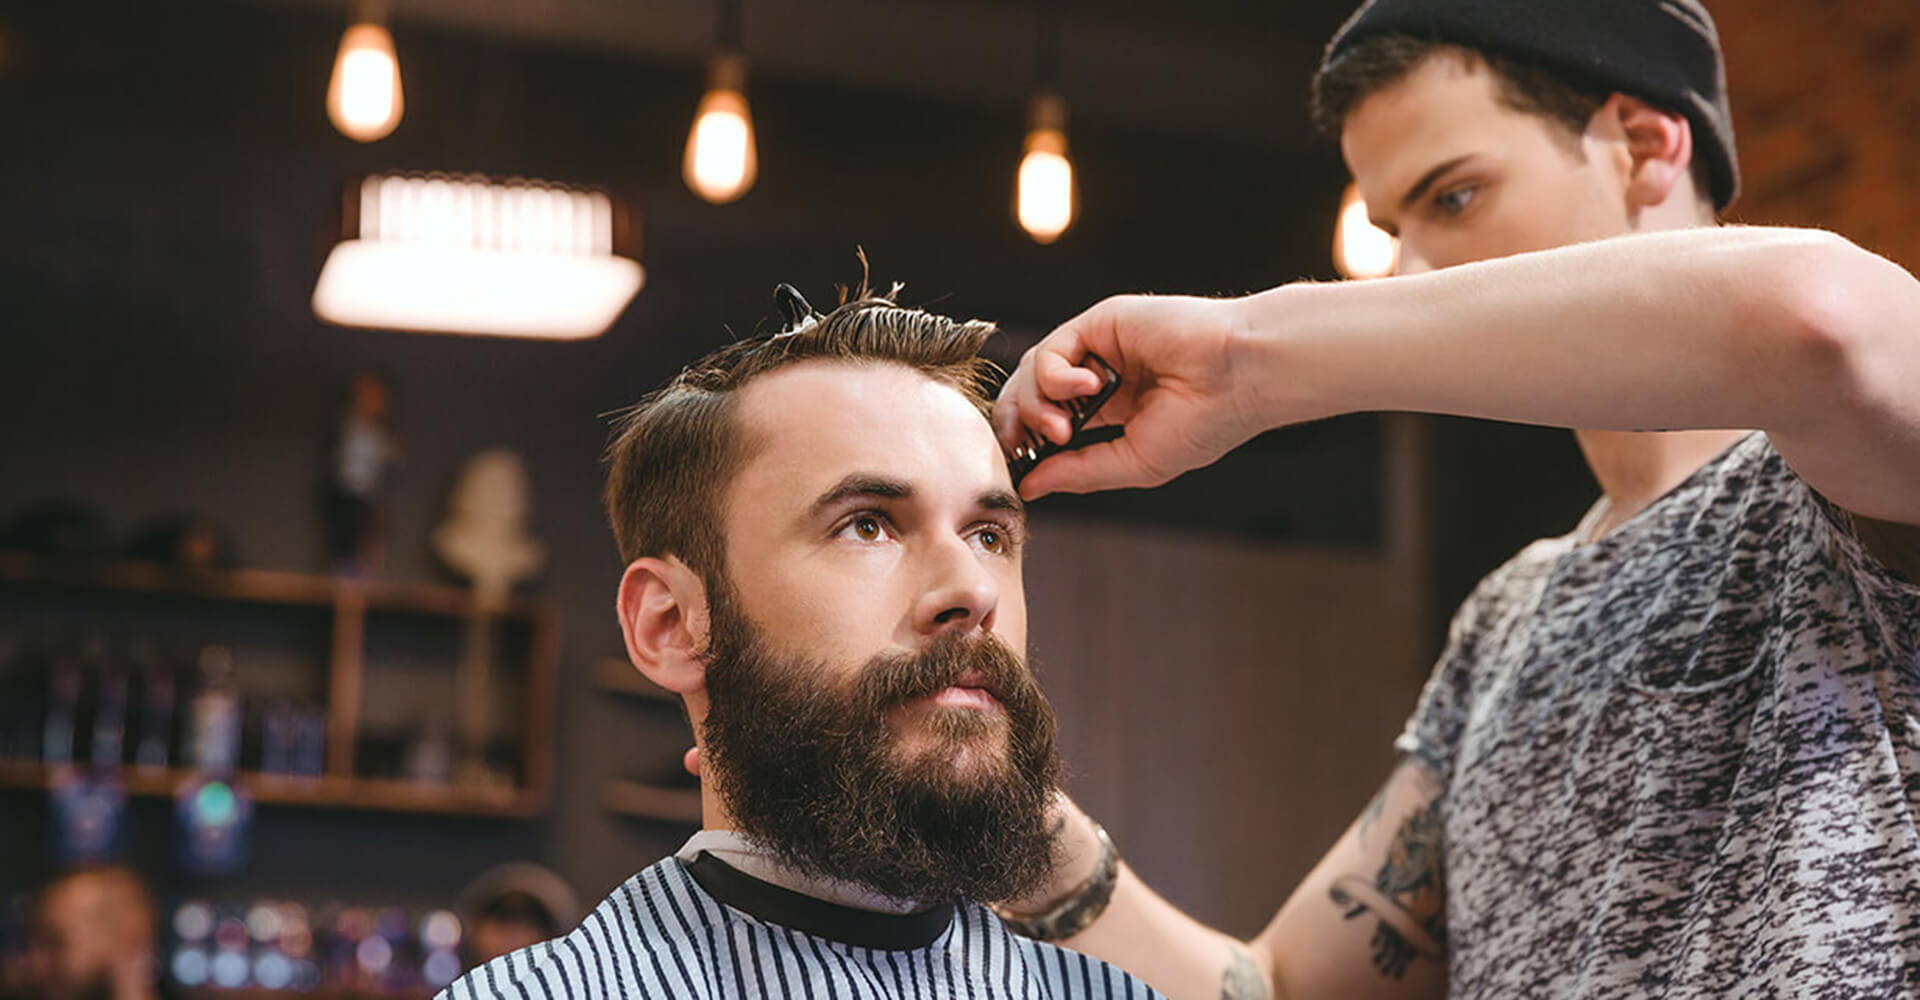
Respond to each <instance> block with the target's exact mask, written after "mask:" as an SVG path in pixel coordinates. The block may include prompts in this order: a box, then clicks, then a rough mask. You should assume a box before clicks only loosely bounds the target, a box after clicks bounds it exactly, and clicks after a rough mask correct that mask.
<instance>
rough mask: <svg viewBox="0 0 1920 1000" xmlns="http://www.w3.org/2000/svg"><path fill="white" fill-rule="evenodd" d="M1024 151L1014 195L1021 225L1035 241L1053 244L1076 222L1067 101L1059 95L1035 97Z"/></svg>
mask: <svg viewBox="0 0 1920 1000" xmlns="http://www.w3.org/2000/svg"><path fill="white" fill-rule="evenodd" d="M1025 150H1026V151H1025V154H1024V155H1023V156H1022V157H1021V158H1020V174H1019V177H1018V181H1017V185H1016V194H1015V196H1014V214H1015V216H1016V217H1017V218H1018V219H1019V220H1020V228H1022V229H1024V230H1026V231H1027V235H1028V236H1031V237H1033V240H1034V242H1036V243H1052V242H1053V241H1054V240H1057V239H1059V238H1060V234H1061V233H1064V232H1066V231H1067V227H1068V226H1071V225H1073V216H1074V201H1075V196H1076V192H1075V191H1074V186H1073V161H1072V160H1070V159H1068V158H1067V102H1066V100H1065V99H1064V98H1062V97H1060V96H1059V95H1058V94H1039V95H1037V96H1035V97H1034V99H1033V106H1032V112H1031V122H1030V126H1029V128H1028V130H1027V141H1026V147H1025Z"/></svg>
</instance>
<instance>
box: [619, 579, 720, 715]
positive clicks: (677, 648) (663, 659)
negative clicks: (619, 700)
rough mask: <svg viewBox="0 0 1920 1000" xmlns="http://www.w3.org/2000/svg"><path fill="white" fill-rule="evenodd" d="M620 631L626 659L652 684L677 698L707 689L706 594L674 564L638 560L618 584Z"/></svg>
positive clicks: (705, 591)
mask: <svg viewBox="0 0 1920 1000" xmlns="http://www.w3.org/2000/svg"><path fill="white" fill-rule="evenodd" d="M619 614H620V631H621V632H622V633H624V634H625V635H626V638H627V657H628V658H629V659H631V660H632V661H633V665H634V666H636V667H638V668H640V672H641V673H643V674H645V675H646V676H647V679H648V680H651V681H653V682H654V683H655V684H658V685H660V686H661V687H663V688H666V689H667V690H669V691H672V692H674V693H676V694H681V695H687V694H693V693H696V692H699V691H703V690H705V689H706V683H707V667H706V663H705V662H704V661H703V660H702V659H701V657H700V655H699V654H700V653H702V652H704V651H705V649H706V647H707V638H708V634H709V621H708V616H707V588H706V585H705V584H704V583H703V582H702V581H701V579H700V575H699V574H698V573H695V572H694V571H693V570H691V569H689V568H688V567H687V565H686V564H685V563H683V562H681V561H680V560H678V559H675V558H671V557H669V558H666V559H655V558H652V557H648V558H645V559H636V560H634V561H633V564H632V565H630V566H628V567H627V572H626V574H625V575H624V576H622V577H621V578H620V598H619Z"/></svg>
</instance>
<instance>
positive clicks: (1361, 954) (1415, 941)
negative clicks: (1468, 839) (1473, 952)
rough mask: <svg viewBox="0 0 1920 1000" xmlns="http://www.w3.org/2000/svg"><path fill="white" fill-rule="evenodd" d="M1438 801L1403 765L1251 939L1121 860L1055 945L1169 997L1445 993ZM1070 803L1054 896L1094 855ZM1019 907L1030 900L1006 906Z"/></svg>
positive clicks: (1426, 781)
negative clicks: (1111, 880) (1115, 876)
mask: <svg viewBox="0 0 1920 1000" xmlns="http://www.w3.org/2000/svg"><path fill="white" fill-rule="evenodd" d="M1442 805H1443V797H1442V795H1441V792H1440V785H1439V782H1438V781H1437V780H1436V779H1434V778H1433V777H1432V776H1431V775H1429V774H1428V773H1427V771H1426V769H1425V768H1423V767H1422V766H1420V765H1419V764H1417V763H1413V762H1412V761H1407V762H1403V763H1402V764H1401V765H1400V766H1399V767H1398V768H1397V769H1396V770H1395V771H1394V773H1393V775H1392V776H1391V777H1390V778H1389V779H1388V780H1387V783H1386V784H1385V785H1384V786H1383V787H1382V788H1381V790H1380V793H1379V794H1378V795H1376V796H1375V797H1374V800H1373V803H1372V804H1371V805H1369V806H1368V807H1367V809H1366V811H1365V812H1364V813H1363V814H1362V815H1361V816H1360V817H1359V818H1358V819H1356V820H1355V821H1354V823H1353V825H1352V826H1350V827H1349V828H1348V829H1347V831H1346V833H1345V834H1343V835H1342V836H1341V837H1340V839H1339V841H1337V842H1336V843H1335V844H1334V846H1333V849H1332V850H1331V851H1329V852H1328V853H1327V855H1326V857H1325V858H1323V859H1321V861H1320V863H1319V864H1318V865H1317V866H1315V867H1314V869H1313V871H1312V872H1310V873H1308V875H1307V877H1306V879H1305V880H1304V881H1302V882H1301V883H1300V885H1299V887H1298V888H1296V889H1295V890H1294V892H1293V895H1292V896H1291V897H1290V898H1289V899H1288V900H1287V902H1286V904H1285V905H1284V906H1282V907H1281V908H1280V911H1279V913H1278V914H1276V915H1275V916H1274V918H1273V921H1272V923H1270V924H1269V925H1268V926H1267V928H1266V929H1265V930H1264V931H1262V932H1261V933H1260V935H1259V936H1258V937H1256V938H1255V939H1253V940H1252V941H1248V942H1242V941H1238V940H1235V939H1234V938H1232V937H1230V936H1228V935H1226V934H1223V933H1221V932H1219V931H1217V930H1214V929H1212V928H1210V927H1207V926H1206V925H1204V924H1201V923H1200V922H1199V921H1196V920H1194V919H1193V918H1192V917H1189V916H1187V915H1186V914H1185V913H1182V912H1181V911H1180V910H1178V909H1176V908H1175V907H1174V906H1173V904H1171V903H1169V902H1167V901H1166V900H1165V899H1162V898H1161V897H1160V896H1159V894H1157V893H1155V892H1154V891H1153V890H1152V889H1151V888H1149V887H1148V886H1147V885H1146V883H1144V882H1142V881H1141V880H1140V878H1139V876H1138V875H1136V874H1135V873H1134V871H1133V870H1132V869H1131V868H1129V867H1127V866H1126V865H1125V864H1124V863H1123V864H1122V865H1121V866H1120V876H1119V881H1118V882H1117V883H1116V884H1115V886H1114V890H1113V896H1112V899H1111V901H1110V902H1109V903H1108V904H1107V908H1106V909H1105V910H1104V911H1103V912H1102V913H1101V914H1100V916H1099V918H1098V919H1096V920H1094V921H1093V923H1091V924H1090V925H1088V926H1087V927H1086V928H1085V929H1084V930H1082V931H1081V932H1079V933H1078V934H1075V935H1074V936H1072V937H1069V938H1067V939H1065V940H1064V941H1063V942H1061V943H1063V944H1065V945H1066V946H1067V947H1069V948H1073V949H1075V950H1077V951H1082V952H1085V953H1087V954H1089V955H1093V956H1095V957H1097V958H1101V959H1105V960H1106V961H1108V962H1111V963H1113V964H1115V965H1118V966H1120V967H1121V968H1123V969H1126V970H1127V971H1128V972H1131V973H1133V974H1134V975H1136V976H1139V977H1140V978H1141V979H1144V980H1146V981H1147V982H1148V983H1149V984H1150V985H1152V986H1153V987H1154V988H1155V989H1158V990H1159V991H1160V992H1162V993H1164V994H1166V995H1167V996H1168V997H1170V998H1172V1000H1255V998H1287V1000H1295V998H1311V997H1357V998H1381V1000H1389V998H1391V1000H1408V998H1416V997H1441V996H1445V995H1446V986H1447V962H1446V925H1445V920H1446V893H1445V873H1444V872H1443V871H1442V866H1441V860H1440V859H1441V850H1440V815H1441V809H1442ZM1067 812H1068V825H1067V830H1066V833H1065V836H1066V839H1067V844H1068V851H1067V854H1068V857H1067V861H1066V863H1065V864H1064V865H1062V866H1061V871H1060V872H1059V874H1058V876H1057V881H1058V882H1059V883H1060V884H1059V885H1057V886H1055V887H1051V889H1050V892H1051V893H1053V894H1055V895H1057V896H1064V895H1067V894H1069V893H1071V892H1072V891H1073V887H1074V886H1076V885H1078V884H1079V883H1078V881H1076V880H1081V879H1084V878H1085V877H1086V875H1087V873H1088V872H1089V871H1091V870H1092V869H1093V867H1094V859H1095V857H1097V855H1098V853H1099V847H1098V843H1097V840H1096V837H1095V834H1094V832H1093V825H1092V822H1091V821H1090V820H1088V819H1087V817H1086V816H1085V815H1084V814H1082V813H1081V812H1080V810H1079V809H1078V808H1076V807H1073V806H1071V805H1069V806H1068V807H1067ZM1042 895H1044V894H1042ZM1021 905H1029V906H1030V905H1032V902H1031V901H1027V902H1026V903H1025V904H1013V906H1012V908H1014V909H1018V908H1019V907H1020V906H1021ZM1042 905H1043V906H1044V903H1043V904H1042Z"/></svg>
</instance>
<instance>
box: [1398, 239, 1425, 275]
mask: <svg viewBox="0 0 1920 1000" xmlns="http://www.w3.org/2000/svg"><path fill="white" fill-rule="evenodd" d="M1431 270H1433V265H1432V264H1429V263H1427V259H1426V258H1425V257H1422V256H1420V255H1419V254H1418V253H1415V252H1414V251H1413V250H1412V249H1410V248H1409V247H1408V246H1407V245H1406V244H1405V243H1401V244H1400V255H1399V257H1397V258H1396V259H1395V260H1394V264H1393V273H1394V274H1395V275H1397V276H1401V277H1404V276H1406V275H1409V274H1425V273H1427V272H1428V271H1431Z"/></svg>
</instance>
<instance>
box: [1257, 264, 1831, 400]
mask: <svg viewBox="0 0 1920 1000" xmlns="http://www.w3.org/2000/svg"><path fill="white" fill-rule="evenodd" d="M1866 256H1869V255H1865V254H1863V253H1862V252H1861V251H1859V250H1857V248H1854V247H1852V246H1851V244H1848V243H1846V242H1845V241H1844V240H1841V239H1839V238H1838V237H1835V236H1832V235H1830V234H1826V233H1821V232H1817V231H1810V230H1790V229H1762V228H1734V227H1726V228H1717V229H1699V230H1685V231H1678V232H1663V233H1651V234H1643V235H1636V236H1630V237H1622V238H1620V239H1614V240H1606V241H1601V242H1596V243H1588V244H1581V245H1578V246H1572V247H1565V248H1561V249H1557V250H1551V251H1546V252H1542V253H1533V254H1522V255H1519V256H1515V257H1508V258H1503V259H1499V260H1493V261H1486V262H1483V263H1478V264H1470V265H1463V266H1460V267H1456V268H1449V269H1446V270H1443V271H1438V272H1434V273H1431V274H1424V275H1417V276H1412V277H1405V278H1394V279H1386V280H1380V281H1372V282H1352V283H1345V284H1339V285H1309V284H1300V285H1288V286H1283V287H1281V288H1277V289H1273V290H1272V291H1269V292H1265V293H1262V294H1260V295H1257V296H1254V297H1252V298H1249V299H1247V300H1245V303H1246V306H1245V307H1246V309H1247V317H1246V326H1247V329H1248V335H1247V338H1246V340H1247V347H1246V354H1247V356H1248V357H1249V358H1250V359H1251V360H1252V362H1253V364H1254V365H1256V366H1257V370H1258V371H1259V372H1260V373H1261V375H1262V379H1261V383H1262V388H1263V390H1264V391H1263V393H1262V395H1261V397H1260V399H1261V405H1262V406H1263V407H1264V408H1265V409H1266V410H1267V411H1268V415H1269V416H1271V417H1272V418H1274V422H1275V423H1286V422H1290V421H1292V420H1297V419H1301V418H1302V416H1303V415H1326V414H1329V413H1345V412H1357V411H1365V410H1412V411H1420V412H1431V413H1450V414H1459V415H1464V416H1476V417H1487V418H1492V419H1498V420H1513V421H1521V422H1526V423H1537V424H1548V425H1556V426H1565V427H1582V428H1592V429H1617V430H1648V429H1668V428H1695V427H1700V428H1705V427H1728V428H1732V427H1761V428H1765V429H1768V430H1775V429H1782V430H1791V429H1794V428H1797V427H1800V426H1802V425H1805V424H1807V423H1809V422H1810V421H1813V420H1815V419H1818V417H1819V415H1820V414H1821V413H1822V412H1824V411H1827V410H1830V409H1831V407H1832V405H1833V403H1834V400H1835V397H1836V393H1837V392H1839V391H1840V390H1841V388H1842V387H1843V385H1844V383H1845V380H1846V377H1847V372H1846V370H1845V364H1846V360H1847V359H1846V358H1844V357H1843V354H1844V352H1843V350H1842V348H1844V347H1846V346H1848V344H1847V341H1846V340H1845V338H1842V337H1837V336H1834V335H1833V334H1834V330H1833V326H1834V324H1832V323H1829V322H1827V321H1828V320H1829V319H1831V318H1832V314H1833V310H1832V309H1831V308H1829V307H1830V306H1831V305H1832V299H1833V295H1832V294H1831V289H1832V287H1834V286H1835V285H1839V286H1840V287H1843V288H1844V287H1846V279H1847V277H1848V276H1849V274H1850V270H1851V269H1857V268H1858V267H1859V266H1860V262H1859V258H1861V257H1866Z"/></svg>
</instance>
